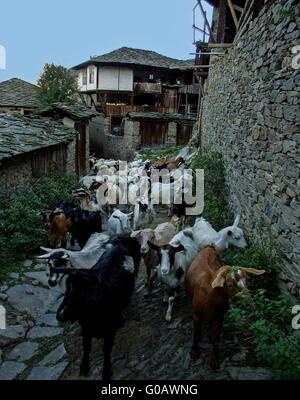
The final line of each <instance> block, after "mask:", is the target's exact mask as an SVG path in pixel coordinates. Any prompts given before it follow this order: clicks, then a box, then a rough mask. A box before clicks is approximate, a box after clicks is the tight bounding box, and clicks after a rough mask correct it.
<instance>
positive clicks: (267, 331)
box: [228, 289, 300, 379]
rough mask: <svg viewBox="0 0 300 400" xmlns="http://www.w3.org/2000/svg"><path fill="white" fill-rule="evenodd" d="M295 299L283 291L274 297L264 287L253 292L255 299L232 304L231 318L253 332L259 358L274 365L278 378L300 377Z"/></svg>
mask: <svg viewBox="0 0 300 400" xmlns="http://www.w3.org/2000/svg"><path fill="white" fill-rule="evenodd" d="M292 306H293V305H292V302H291V299H290V298H289V296H288V294H286V293H283V292H279V293H277V294H276V295H275V296H274V297H273V298H268V297H267V296H266V291H265V290H264V289H258V290H256V291H254V292H252V302H251V303H249V301H245V300H244V299H240V300H239V301H238V302H236V303H234V304H232V305H231V307H230V310H229V313H228V315H229V318H230V320H231V321H232V322H233V323H234V324H235V325H236V326H237V327H238V329H239V330H240V331H241V332H244V331H245V330H247V331H248V332H249V333H250V334H252V335H253V343H254V346H255V353H256V357H257V359H258V361H259V362H260V363H263V364H264V365H267V366H270V367H271V368H272V372H273V376H274V378H277V379H300V352H299V348H300V332H299V331H296V330H294V329H293V328H292V326H291V320H292V314H291V310H292Z"/></svg>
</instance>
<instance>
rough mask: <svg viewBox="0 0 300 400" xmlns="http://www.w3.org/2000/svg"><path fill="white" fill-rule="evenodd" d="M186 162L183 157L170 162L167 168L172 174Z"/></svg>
mask: <svg viewBox="0 0 300 400" xmlns="http://www.w3.org/2000/svg"><path fill="white" fill-rule="evenodd" d="M184 162H185V161H184V159H183V158H182V157H179V158H178V159H177V160H175V161H170V162H168V164H167V166H166V168H167V169H168V170H169V172H171V171H173V170H174V169H177V168H178V167H180V165H182V164H184Z"/></svg>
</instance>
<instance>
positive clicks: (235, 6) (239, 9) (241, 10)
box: [232, 4, 244, 13]
mask: <svg viewBox="0 0 300 400" xmlns="http://www.w3.org/2000/svg"><path fill="white" fill-rule="evenodd" d="M232 7H233V8H234V9H235V10H236V11H239V12H240V13H242V12H243V11H244V8H243V7H240V6H237V5H236V4H232Z"/></svg>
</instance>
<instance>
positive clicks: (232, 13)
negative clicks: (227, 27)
mask: <svg viewBox="0 0 300 400" xmlns="http://www.w3.org/2000/svg"><path fill="white" fill-rule="evenodd" d="M227 3H228V6H229V8H230V12H231V15H232V18H233V21H234V25H235V27H236V30H238V27H239V21H238V19H237V16H236V13H235V11H234V8H233V4H232V1H231V0H227Z"/></svg>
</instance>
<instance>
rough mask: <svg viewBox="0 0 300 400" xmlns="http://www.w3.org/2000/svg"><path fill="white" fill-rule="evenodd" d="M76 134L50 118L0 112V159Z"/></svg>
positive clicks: (48, 144) (64, 140)
mask: <svg viewBox="0 0 300 400" xmlns="http://www.w3.org/2000/svg"><path fill="white" fill-rule="evenodd" d="M77 134H78V133H77V132H76V131H75V130H74V129H70V128H67V127H65V126H64V125H63V124H62V123H60V122H57V121H55V120H54V119H51V118H44V117H40V116H33V115H30V116H28V117H24V116H22V115H16V114H8V113H1V112H0V160H3V159H7V158H10V157H13V156H16V155H20V154H24V153H28V152H30V151H33V150H38V149H41V148H45V147H49V146H54V145H57V144H59V143H65V142H69V141H71V140H74V139H76V137H77Z"/></svg>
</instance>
